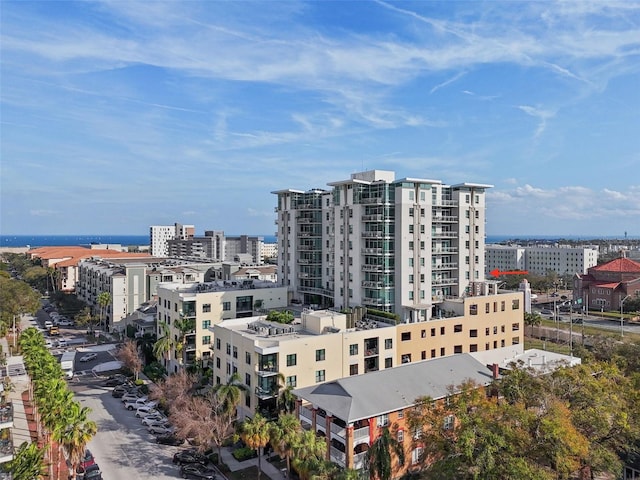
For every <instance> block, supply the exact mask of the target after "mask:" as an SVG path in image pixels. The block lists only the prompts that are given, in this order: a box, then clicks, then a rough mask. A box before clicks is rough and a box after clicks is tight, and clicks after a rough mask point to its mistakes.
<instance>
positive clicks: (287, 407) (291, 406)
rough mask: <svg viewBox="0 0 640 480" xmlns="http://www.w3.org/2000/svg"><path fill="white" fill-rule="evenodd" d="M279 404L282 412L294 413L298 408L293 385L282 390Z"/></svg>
mask: <svg viewBox="0 0 640 480" xmlns="http://www.w3.org/2000/svg"><path fill="white" fill-rule="evenodd" d="M278 406H279V408H280V411H281V412H284V413H293V411H294V410H295V408H296V396H295V395H294V394H293V387H292V386H288V387H284V388H283V389H282V390H280V396H279V397H278Z"/></svg>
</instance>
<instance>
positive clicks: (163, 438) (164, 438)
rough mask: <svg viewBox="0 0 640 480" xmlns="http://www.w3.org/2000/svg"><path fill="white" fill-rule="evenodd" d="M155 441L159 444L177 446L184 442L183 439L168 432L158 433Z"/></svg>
mask: <svg viewBox="0 0 640 480" xmlns="http://www.w3.org/2000/svg"><path fill="white" fill-rule="evenodd" d="M156 443H159V444H160V445H171V446H173V447H179V446H180V445H182V444H183V443H184V440H183V439H182V438H178V437H176V436H175V435H173V434H171V433H169V434H167V435H158V436H157V437H156Z"/></svg>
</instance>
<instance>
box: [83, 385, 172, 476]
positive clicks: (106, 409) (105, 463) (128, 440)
mask: <svg viewBox="0 0 640 480" xmlns="http://www.w3.org/2000/svg"><path fill="white" fill-rule="evenodd" d="M101 381H102V379H98V378H96V377H93V376H87V377H82V376H80V377H77V381H74V382H71V383H70V385H71V389H72V390H73V391H74V393H75V397H76V400H78V401H79V402H80V403H81V404H82V405H83V406H85V407H89V408H91V410H92V412H91V415H90V418H91V419H92V420H94V421H95V422H96V423H97V424H98V433H97V434H96V436H95V437H94V438H93V439H92V440H91V442H89V444H88V445H87V447H88V448H89V450H91V452H92V453H93V455H94V457H95V459H96V463H98V465H99V466H100V470H102V472H103V478H104V479H105V480H120V479H127V480H130V479H131V480H146V479H149V480H151V479H161V480H162V479H175V478H178V477H179V476H180V474H179V470H178V467H177V466H175V465H173V463H172V462H171V458H172V457H173V453H174V452H175V451H177V450H178V449H179V447H171V446H167V445H158V444H156V443H155V437H154V436H153V435H151V434H150V433H148V432H147V430H146V428H144V427H143V425H142V423H140V420H139V419H138V418H136V417H135V412H132V411H129V410H126V409H125V408H124V407H123V406H122V402H121V401H120V399H119V398H113V397H112V396H111V390H112V389H111V388H110V387H102V386H100V383H101Z"/></svg>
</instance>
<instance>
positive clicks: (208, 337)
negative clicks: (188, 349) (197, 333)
mask: <svg viewBox="0 0 640 480" xmlns="http://www.w3.org/2000/svg"><path fill="white" fill-rule="evenodd" d="M202 344H203V345H211V335H204V336H203V337H202Z"/></svg>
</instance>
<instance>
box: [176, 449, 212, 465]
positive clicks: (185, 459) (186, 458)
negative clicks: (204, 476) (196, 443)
mask: <svg viewBox="0 0 640 480" xmlns="http://www.w3.org/2000/svg"><path fill="white" fill-rule="evenodd" d="M208 462H209V460H208V459H207V457H205V456H204V455H202V454H201V453H199V452H197V451H196V450H195V449H189V450H179V451H177V452H176V453H175V454H174V455H173V463H176V464H178V465H185V464H187V463H200V464H202V465H206V464H207V463H208Z"/></svg>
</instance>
